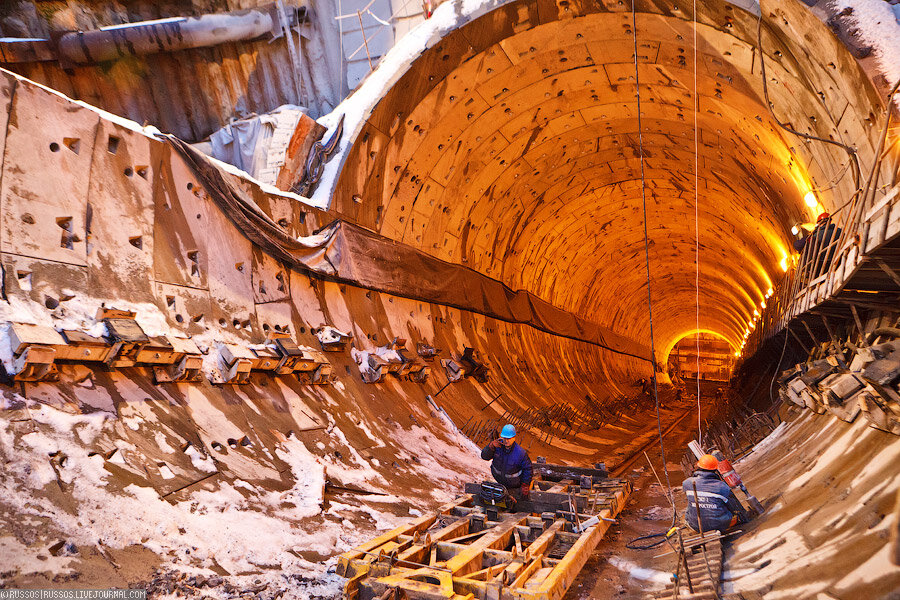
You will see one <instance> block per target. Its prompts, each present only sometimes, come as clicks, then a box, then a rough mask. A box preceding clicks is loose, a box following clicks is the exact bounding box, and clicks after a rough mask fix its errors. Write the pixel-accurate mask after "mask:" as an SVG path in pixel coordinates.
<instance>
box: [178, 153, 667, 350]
mask: <svg viewBox="0 0 900 600" xmlns="http://www.w3.org/2000/svg"><path fill="white" fill-rule="evenodd" d="M167 139H168V140H169V142H170V143H171V144H172V146H173V147H174V148H175V149H176V150H177V151H178V152H179V154H180V155H181V156H182V157H183V158H184V160H185V161H186V163H187V164H188V166H189V167H190V168H191V170H192V171H193V173H194V175H195V176H196V177H197V178H198V180H199V181H200V182H201V183H202V184H203V187H204V188H205V189H206V191H207V192H208V193H209V195H210V197H211V198H212V199H213V200H214V201H215V203H216V204H217V205H218V206H219V208H220V209H221V210H222V212H223V213H225V214H226V215H227V216H228V218H229V219H230V220H231V221H232V222H233V223H234V224H235V226H236V227H237V228H238V230H240V231H241V233H242V234H243V235H245V236H246V237H247V238H248V239H249V240H250V241H251V242H253V243H254V244H256V245H257V246H258V247H260V248H261V249H262V250H264V251H265V252H267V253H268V254H270V255H271V256H273V257H275V258H277V259H278V260H281V261H283V262H284V263H286V264H287V265H289V266H291V267H294V268H296V269H300V270H303V271H308V272H311V273H315V274H317V275H320V276H322V277H325V278H327V279H331V280H335V281H339V282H342V283H348V284H351V285H356V286H359V287H363V288H367V289H371V290H375V291H378V292H384V293H387V294H393V295H396V296H401V297H404V298H411V299H413V300H420V301H423V302H430V303H434V304H441V305H445V306H452V307H454V308H458V309H461V310H467V311H472V312H476V313H479V314H482V315H485V316H489V317H493V318H495V319H500V320H501V321H507V322H510V323H522V324H525V325H530V326H531V327H534V328H535V329H539V330H541V331H545V332H547V333H550V334H553V335H559V336H563V337H567V338H571V339H574V340H580V341H583V342H587V343H589V344H594V345H597V346H602V347H603V348H607V349H609V350H612V351H613V352H617V353H621V354H627V355H629V356H633V357H635V358H638V359H641V360H650V353H649V350H648V349H647V348H646V347H645V346H644V345H641V344H638V343H637V342H635V341H634V340H631V339H629V338H626V337H624V336H622V335H619V334H616V333H615V332H613V331H612V330H610V329H609V328H607V327H603V326H601V325H598V324H596V323H591V322H589V321H586V320H585V319H582V318H581V317H578V316H576V315H574V314H572V313H570V312H567V311H565V310H562V309H560V308H557V307H555V306H553V305H552V304H550V303H549V302H546V301H544V300H542V299H540V298H538V297H537V296H535V295H534V294H532V293H530V292H526V291H523V290H513V289H511V288H509V287H508V286H507V285H505V284H504V283H502V282H500V281H497V280H496V279H492V278H491V277H488V276H486V275H483V274H481V273H479V272H477V271H475V270H473V269H470V268H468V267H463V266H460V265H456V264H453V263H449V262H446V261H443V260H440V259H438V258H435V257H433V256H430V255H429V254H426V253H425V252H422V251H421V250H418V249H416V248H413V247H411V246H407V245H406V244H402V243H399V242H396V241H394V240H391V239H388V238H386V237H383V236H381V235H378V234H377V233H374V232H372V231H369V230H368V229H365V228H363V227H360V226H358V225H355V224H353V223H348V222H346V221H342V220H337V221H334V222H333V223H331V224H330V225H328V226H326V227H325V228H323V229H322V230H321V231H320V232H319V233H318V234H317V235H314V236H309V237H305V238H300V239H295V238H293V237H291V236H289V235H287V234H286V233H285V232H284V230H283V229H282V228H281V227H279V226H278V224H277V223H275V222H274V221H273V220H272V219H271V218H270V217H269V216H268V215H267V214H265V213H264V212H263V211H262V210H261V209H260V208H259V207H258V206H257V205H256V203H255V202H254V201H253V199H252V198H251V197H250V195H249V194H247V193H246V192H245V190H244V187H245V185H246V182H245V181H244V180H242V179H240V178H239V177H237V176H235V175H232V174H231V173H228V172H226V171H223V170H222V169H220V168H218V167H217V166H215V165H214V164H213V163H211V162H210V161H209V160H208V159H207V158H206V157H205V156H204V155H203V154H201V153H200V152H198V151H196V150H194V149H193V148H191V147H190V146H189V145H188V144H186V143H184V142H182V141H181V140H179V139H177V138H174V137H171V136H169V137H167Z"/></svg>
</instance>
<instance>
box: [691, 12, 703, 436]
mask: <svg viewBox="0 0 900 600" xmlns="http://www.w3.org/2000/svg"><path fill="white" fill-rule="evenodd" d="M693 16H694V19H693V21H694V23H693V26H694V250H695V254H696V259H697V260H696V272H695V277H694V287H695V288H696V299H695V303H696V309H697V323H696V327H697V440H698V441H699V442H700V443H701V444H702V443H703V413H702V411H701V408H700V406H701V405H700V172H699V171H700V127H699V117H698V115H699V113H700V96H699V95H698V93H697V0H694V12H693Z"/></svg>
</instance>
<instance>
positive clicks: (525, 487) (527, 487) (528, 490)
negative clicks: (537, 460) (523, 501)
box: [522, 483, 531, 498]
mask: <svg viewBox="0 0 900 600" xmlns="http://www.w3.org/2000/svg"><path fill="white" fill-rule="evenodd" d="M530 493H531V484H530V483H523V484H522V497H523V498H527V497H528V494H530Z"/></svg>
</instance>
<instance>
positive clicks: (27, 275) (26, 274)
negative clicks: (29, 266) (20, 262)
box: [16, 271, 32, 292]
mask: <svg viewBox="0 0 900 600" xmlns="http://www.w3.org/2000/svg"><path fill="white" fill-rule="evenodd" d="M31 276H32V273H31V271H16V280H17V281H18V282H19V288H20V289H22V290H24V291H26V292H30V291H31Z"/></svg>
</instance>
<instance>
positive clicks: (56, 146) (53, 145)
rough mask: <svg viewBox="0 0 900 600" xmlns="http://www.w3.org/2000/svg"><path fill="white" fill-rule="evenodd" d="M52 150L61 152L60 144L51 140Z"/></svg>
mask: <svg viewBox="0 0 900 600" xmlns="http://www.w3.org/2000/svg"><path fill="white" fill-rule="evenodd" d="M50 152H59V144H57V143H56V142H50Z"/></svg>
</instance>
